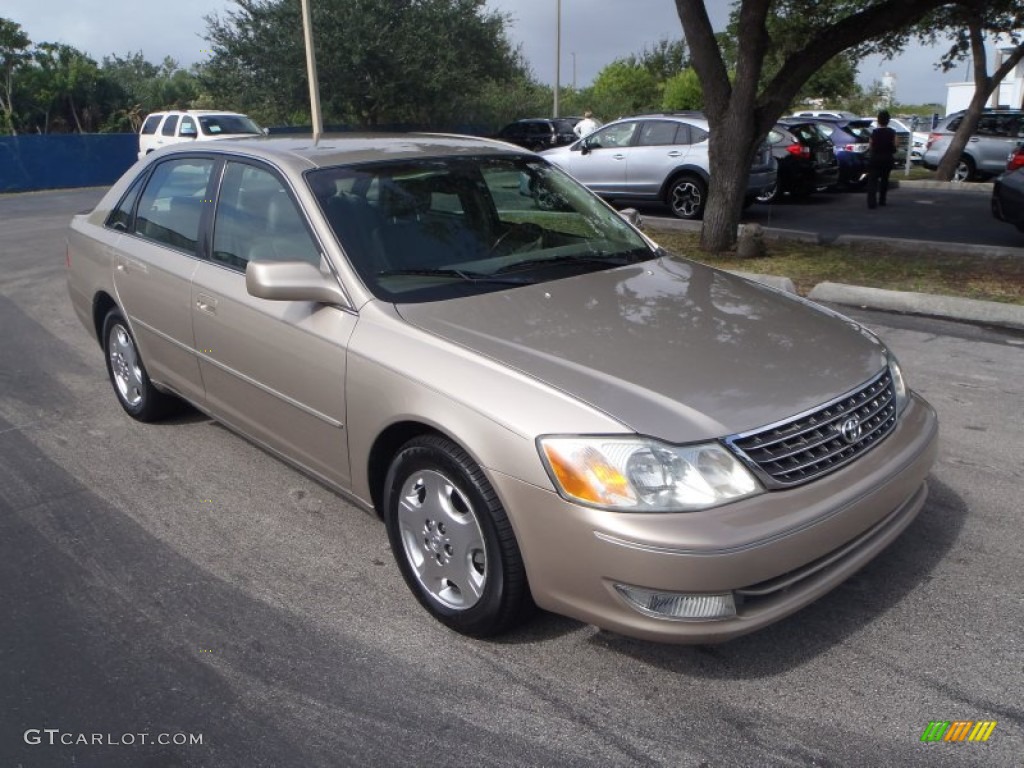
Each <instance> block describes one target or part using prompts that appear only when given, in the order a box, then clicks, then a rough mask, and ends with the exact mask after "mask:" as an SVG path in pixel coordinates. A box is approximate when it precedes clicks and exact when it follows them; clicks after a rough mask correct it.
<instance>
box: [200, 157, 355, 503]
mask: <svg viewBox="0 0 1024 768" xmlns="http://www.w3.org/2000/svg"><path fill="white" fill-rule="evenodd" d="M322 252H323V249H322V248H321V246H320V244H319V242H318V240H317V238H316V237H315V236H314V235H313V230H312V228H311V226H310V225H309V222H308V221H307V220H306V217H305V216H304V215H303V214H302V212H301V209H300V208H299V205H298V203H297V202H296V199H295V197H294V196H293V194H292V192H291V190H290V189H289V188H288V185H287V184H286V183H285V182H284V181H283V178H282V177H281V176H280V175H279V174H278V173H277V172H276V171H275V170H273V169H271V168H269V167H267V166H264V165H261V164H256V163H250V162H242V161H235V160H231V161H228V162H227V163H226V164H225V166H224V173H223V180H222V182H221V185H220V193H219V197H218V202H217V208H216V213H215V215H214V217H213V233H212V247H211V251H210V259H209V261H204V262H203V263H202V264H201V265H200V266H199V268H198V269H197V270H196V272H195V275H194V277H193V282H192V297H191V298H192V308H193V310H192V311H193V318H194V320H193V324H194V329H195V339H196V350H197V353H198V358H199V366H200V369H201V371H202V375H203V382H204V384H205V386H206V398H207V404H208V406H209V407H210V409H211V410H212V411H213V412H214V413H216V414H217V416H218V418H221V419H223V420H224V421H225V422H226V423H228V424H230V425H232V426H234V427H236V428H237V429H239V430H240V431H242V432H244V433H245V434H247V435H249V436H250V437H252V438H253V439H255V440H257V441H258V442H260V443H263V444H264V445H266V446H268V447H270V448H273V449H274V450H276V451H278V452H280V453H282V454H284V455H285V456H287V457H288V458H290V459H292V460H293V461H296V462H298V463H299V464H301V465H302V466H303V467H305V468H306V469H308V470H309V471H311V472H313V473H315V474H318V475H320V476H321V477H323V478H324V479H326V480H328V481H331V482H335V483H338V484H340V485H343V486H347V485H348V484H349V468H348V450H347V438H346V435H345V431H344V429H345V354H346V348H347V345H348V340H349V337H350V336H351V335H352V331H353V329H354V328H355V324H356V315H355V313H354V312H351V311H349V310H347V309H344V308H341V307H336V306H327V305H325V304H319V303H316V302H311V301H268V300H265V299H258V298H255V297H253V296H250V295H249V293H248V291H247V290H246V287H245V267H246V264H248V262H249V261H250V260H259V261H308V262H310V263H311V264H314V265H316V266H319V267H321V269H322V270H323V271H324V272H325V273H327V274H329V271H328V269H327V267H326V264H323V263H322V257H321V254H322Z"/></svg>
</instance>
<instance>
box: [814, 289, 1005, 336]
mask: <svg viewBox="0 0 1024 768" xmlns="http://www.w3.org/2000/svg"><path fill="white" fill-rule="evenodd" d="M807 298H809V299H811V300H812V301H827V302H830V303H832V304H843V305H847V306H854V307H860V308H861V309H880V310H883V311H886V312H903V313H906V314H911V315H927V316H929V317H942V318H947V319H950V320H961V321H965V322H970V323H981V324H984V325H996V326H1000V327H1003V328H1013V329H1016V330H1024V306H1020V305H1018V304H1002V303H1000V302H996V301H978V300H976V299H962V298H959V297H956V296H938V295H935V294H932V293H912V292H909V291H887V290H885V289H882V288H864V287H862V286H857V285H844V284H843V283H818V285H816V286H814V288H812V289H811V292H810V293H808V294H807Z"/></svg>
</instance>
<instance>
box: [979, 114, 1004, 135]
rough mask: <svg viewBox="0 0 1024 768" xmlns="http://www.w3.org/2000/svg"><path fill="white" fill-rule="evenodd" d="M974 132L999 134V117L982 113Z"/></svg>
mask: <svg viewBox="0 0 1024 768" xmlns="http://www.w3.org/2000/svg"><path fill="white" fill-rule="evenodd" d="M974 133H975V134H977V135H978V136H997V135H998V134H999V118H997V117H996V116H995V115H982V116H981V119H980V120H978V127H977V128H975V129H974Z"/></svg>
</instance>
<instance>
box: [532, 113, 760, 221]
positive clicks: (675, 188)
mask: <svg viewBox="0 0 1024 768" xmlns="http://www.w3.org/2000/svg"><path fill="white" fill-rule="evenodd" d="M708 136H709V128H708V121H707V120H706V119H705V118H704V116H703V115H695V114H694V115H691V114H686V115H678V114H676V115H673V114H663V115H643V116H639V117H625V118H621V119H619V120H615V121H614V122H611V123H608V124H607V125H605V126H604V127H602V128H600V129H599V130H597V131H595V132H594V133H592V134H590V135H589V136H587V137H586V138H583V139H580V140H579V141H577V142H575V143H573V144H571V145H569V146H565V147H557V148H555V149H549V150H547V151H545V152H542V153H541V154H543V155H544V157H545V158H547V159H548V160H550V161H551V162H552V163H554V164H555V165H557V166H559V167H561V168H562V169H564V170H566V171H568V172H569V173H571V174H572V175H573V176H575V177H576V178H577V179H578V180H579V181H581V182H583V183H584V184H586V185H587V186H588V187H590V189H592V190H593V191H594V192H597V193H598V194H599V195H601V196H602V197H606V198H609V199H614V200H630V201H636V202H657V201H660V202H664V203H665V204H666V205H668V206H669V208H671V209H672V213H674V214H675V215H676V216H678V217H679V218H681V219H700V218H702V217H703V216H704V206H705V205H706V204H707V197H708V194H707V192H708V182H709V180H710V178H711V164H710V161H709V159H708ZM776 169H777V164H776V161H775V158H774V157H772V152H771V148H770V147H768V145H764V146H763V147H762V148H761V150H760V151H759V152H758V155H757V158H756V159H755V160H754V164H753V165H752V166H751V168H750V179H749V181H748V182H747V193H746V201H747V203H752V202H753V201H754V200H756V199H757V196H758V195H761V194H763V193H764V192H765V191H766V190H768V189H770V188H771V187H773V186H774V185H775V182H776Z"/></svg>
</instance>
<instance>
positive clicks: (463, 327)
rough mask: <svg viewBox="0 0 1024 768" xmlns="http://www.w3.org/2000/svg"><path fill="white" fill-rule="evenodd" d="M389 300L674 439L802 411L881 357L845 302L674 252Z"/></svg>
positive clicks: (867, 372) (626, 420)
mask: <svg viewBox="0 0 1024 768" xmlns="http://www.w3.org/2000/svg"><path fill="white" fill-rule="evenodd" d="M397 309H398V312H399V314H400V315H401V316H402V317H403V318H404V319H405V320H406V321H407V322H409V323H410V324H412V325H414V326H416V327H418V328H420V329H422V330H424V331H427V332H429V333H432V334H434V335H436V336H439V337H441V338H444V339H446V340H448V341H451V342H453V343H455V344H459V345H461V346H463V347H466V348H468V349H471V350H474V351H475V352H477V353H479V354H481V355H485V356H487V357H488V358H491V359H493V360H496V361H499V362H501V363H503V364H504V365H506V366H509V367H511V368H514V369H516V370H518V371H520V372H523V373H525V374H527V375H529V376H532V377H534V378H536V379H538V380H541V381H543V382H545V383H547V384H548V385H550V386H552V387H555V388H557V389H559V390H562V391H564V392H566V393H569V394H571V395H572V396H574V397H576V398H578V399H580V400H582V401H585V402H586V403H588V404H590V405H591V406H593V407H595V408H598V409H600V410H601V411H604V412H605V413H607V414H608V415H610V416H612V417H613V418H615V419H616V420H618V421H619V422H620V423H622V424H624V425H626V426H628V427H630V428H631V429H633V430H635V431H636V432H639V433H641V434H646V435H651V436H655V437H660V438H662V439H664V440H668V441H672V442H687V441H693V440H703V439H708V438H713V437H721V436H725V435H729V434H735V433H738V432H743V431H746V430H749V429H752V428H755V427H760V426H763V425H766V424H771V423H774V422H777V421H780V420H782V419H785V418H788V417H790V416H793V415H796V414H798V413H801V412H804V411H806V410H808V409H811V408H814V407H816V406H819V405H821V404H822V403H825V402H827V401H829V400H832V399H833V398H835V397H837V396H839V395H842V394H844V393H846V392H849V391H850V390H852V389H854V388H855V387H857V386H859V385H860V384H862V383H864V382H865V381H866V380H867V379H869V378H870V377H871V376H873V375H875V374H877V373H878V372H879V371H880V370H881V369H882V367H883V366H884V365H885V361H886V352H885V348H884V347H883V346H882V344H881V343H880V342H879V341H878V340H877V338H875V337H874V335H873V334H870V333H869V332H867V331H865V330H863V329H861V328H860V326H859V325H857V324H856V323H853V322H852V321H850V320H848V319H846V318H844V317H842V316H840V315H837V314H835V313H832V312H830V311H828V310H824V309H822V308H819V307H816V306H814V305H812V304H809V303H807V302H804V301H802V300H800V299H796V298H790V297H788V296H787V295H784V294H781V293H779V292H777V291H774V290H772V289H769V288H766V287H764V286H761V285H758V284H756V283H752V282H750V281H747V280H744V279H742V278H739V277H736V276H733V275H729V274H727V273H724V272H720V271H718V270H713V269H710V268H708V267H705V266H702V265H699V264H695V263H691V262H686V261H682V260H676V259H669V258H662V259H658V260H655V261H649V262H644V263H641V264H637V265H633V266H626V267H620V268H617V269H611V270H604V271H600V272H592V273H589V274H585V275H580V276H578V277H573V278H569V279H564V280H557V281H553V282H547V283H540V284H537V285H532V286H524V287H519V288H515V289H510V290H503V291H498V292H495V293H488V294H483V295H479V296H473V297H468V298H462V299H456V300H452V301H444V302H432V303H423V304H403V305H399V306H398V308H397ZM459 386H465V387H472V386H473V384H472V382H462V383H455V384H454V385H453V392H454V393H455V394H457V388H458V387H459ZM508 407H509V408H510V409H514V408H515V407H516V403H515V402H509V403H508Z"/></svg>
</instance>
